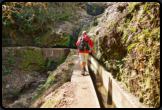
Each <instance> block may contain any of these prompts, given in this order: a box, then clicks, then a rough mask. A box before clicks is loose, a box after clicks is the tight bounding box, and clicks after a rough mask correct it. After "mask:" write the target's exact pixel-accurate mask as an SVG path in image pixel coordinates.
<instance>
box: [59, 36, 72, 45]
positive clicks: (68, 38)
mask: <svg viewBox="0 0 162 110" xmlns="http://www.w3.org/2000/svg"><path fill="white" fill-rule="evenodd" d="M61 46H65V47H69V46H70V36H67V40H66V41H64V42H63V43H61Z"/></svg>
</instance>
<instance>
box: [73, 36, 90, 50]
mask: <svg viewBox="0 0 162 110" xmlns="http://www.w3.org/2000/svg"><path fill="white" fill-rule="evenodd" d="M83 35H85V34H83ZM88 36H89V35H87V36H86V37H84V40H85V39H89V37H88ZM81 39H82V38H81V37H80V38H79V39H78V41H77V43H76V46H78V45H79V42H80V40H81ZM89 45H90V46H91V47H93V42H92V40H91V39H90V41H89ZM79 53H89V50H88V51H84V52H83V51H80V50H79Z"/></svg>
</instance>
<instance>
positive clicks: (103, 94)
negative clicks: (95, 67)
mask: <svg viewBox="0 0 162 110" xmlns="http://www.w3.org/2000/svg"><path fill="white" fill-rule="evenodd" d="M88 70H89V74H90V76H91V79H92V82H93V85H94V88H95V91H96V94H97V97H98V100H99V104H100V107H101V108H116V106H115V104H114V103H113V101H112V98H111V96H110V95H109V94H108V92H107V91H106V89H105V88H104V86H103V83H102V80H101V77H100V76H99V74H97V75H95V74H94V73H93V71H92V70H91V69H90V68H89V67H88Z"/></svg>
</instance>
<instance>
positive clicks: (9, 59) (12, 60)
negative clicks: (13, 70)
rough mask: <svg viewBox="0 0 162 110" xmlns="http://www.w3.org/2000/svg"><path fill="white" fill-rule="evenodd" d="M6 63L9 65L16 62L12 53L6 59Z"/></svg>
mask: <svg viewBox="0 0 162 110" xmlns="http://www.w3.org/2000/svg"><path fill="white" fill-rule="evenodd" d="M6 63H7V64H9V65H13V64H14V63H15V61H14V59H13V56H12V55H10V56H9V57H8V59H7V60H6Z"/></svg>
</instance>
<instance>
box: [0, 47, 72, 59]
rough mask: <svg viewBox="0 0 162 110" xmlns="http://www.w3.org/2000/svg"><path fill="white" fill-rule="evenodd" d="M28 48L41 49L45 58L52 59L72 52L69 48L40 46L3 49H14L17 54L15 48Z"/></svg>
mask: <svg viewBox="0 0 162 110" xmlns="http://www.w3.org/2000/svg"><path fill="white" fill-rule="evenodd" d="M27 49H34V50H41V52H42V56H43V57H44V58H47V57H49V59H50V60H55V59H56V58H58V57H60V56H67V55H68V54H69V53H70V49H69V48H39V47H33V46H27V47H2V52H3V51H12V53H13V54H15V50H27Z"/></svg>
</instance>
